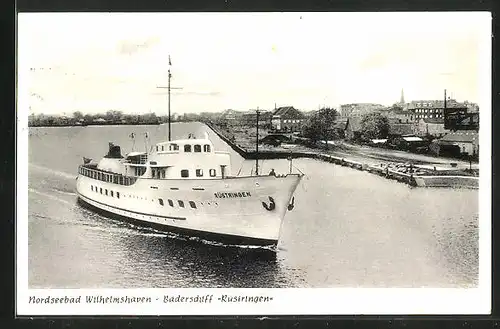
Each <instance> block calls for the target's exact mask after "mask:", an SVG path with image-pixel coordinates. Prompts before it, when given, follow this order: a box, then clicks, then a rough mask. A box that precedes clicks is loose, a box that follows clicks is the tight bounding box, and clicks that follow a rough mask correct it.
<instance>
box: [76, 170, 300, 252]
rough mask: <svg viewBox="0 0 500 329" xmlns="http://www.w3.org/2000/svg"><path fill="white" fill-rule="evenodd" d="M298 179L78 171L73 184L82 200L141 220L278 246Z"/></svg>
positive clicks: (212, 238) (230, 242) (188, 233)
mask: <svg viewBox="0 0 500 329" xmlns="http://www.w3.org/2000/svg"><path fill="white" fill-rule="evenodd" d="M300 179H301V176H300V175H296V174H290V175H287V176H284V177H274V176H250V177H228V178H225V179H204V180H198V179H148V178H139V179H137V181H136V182H135V183H134V184H132V185H120V184H115V183H111V182H106V181H102V180H97V179H93V178H91V177H87V176H85V175H81V174H80V175H79V176H78V178H77V184H76V188H77V192H78V197H79V200H80V201H81V202H83V203H84V204H85V205H87V206H90V207H91V208H93V209H94V210H96V211H101V212H104V213H105V214H106V215H108V216H112V217H117V218H119V219H122V220H125V221H130V222H134V223H137V224H139V225H142V226H150V227H153V228H155V229H158V230H162V231H167V232H173V233H179V234H182V235H186V236H196V237H200V238H202V239H206V240H210V241H218V242H222V243H224V244H228V245H258V246H276V245H277V243H278V240H279V236H280V230H281V226H282V222H283V218H284V217H285V214H286V212H287V211H288V209H287V208H288V206H289V204H290V202H291V199H292V197H293V193H294V192H295V189H296V187H297V185H298V183H299V181H300ZM101 189H102V190H101ZM106 190H107V191H106ZM101 191H102V192H101ZM106 192H107V193H106ZM111 192H113V193H112V196H111ZM106 194H107V195H106ZM118 196H119V197H118ZM270 197H271V198H270ZM271 199H272V200H273V201H274V209H270V210H268V209H266V207H265V206H267V207H268V208H269V206H271V203H272V202H271V201H270V200H271ZM179 200H180V201H182V202H183V207H182V206H180V204H179ZM170 202H171V203H170ZM161 203H163V205H162V204H161ZM263 203H265V205H264V204H263ZM270 208H273V207H272V206H271V207H270Z"/></svg>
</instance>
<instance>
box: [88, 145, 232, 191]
mask: <svg viewBox="0 0 500 329" xmlns="http://www.w3.org/2000/svg"><path fill="white" fill-rule="evenodd" d="M99 172H100V173H99ZM80 173H83V174H84V175H85V176H89V177H92V178H96V179H103V180H106V181H110V182H115V181H116V182H118V183H119V184H122V183H121V182H122V179H121V177H128V178H131V179H129V180H123V181H124V182H129V183H133V182H135V180H136V179H137V178H143V179H217V178H225V177H227V176H230V175H231V160H230V155H229V153H227V152H218V151H215V150H214V147H213V144H212V142H211V141H210V140H209V139H208V138H204V139H196V138H189V139H179V140H174V141H168V142H160V143H157V144H156V145H155V146H154V147H153V148H152V150H151V152H150V153H149V154H148V153H147V152H130V153H128V154H127V155H125V156H122V155H121V152H120V147H119V146H117V145H113V144H112V143H110V151H109V153H108V154H107V155H106V156H104V157H103V158H102V159H101V160H100V161H99V163H98V164H97V165H96V164H93V165H92V164H85V165H83V166H82V170H80ZM114 176H117V177H114ZM123 184H124V185H128V184H127V183H123Z"/></svg>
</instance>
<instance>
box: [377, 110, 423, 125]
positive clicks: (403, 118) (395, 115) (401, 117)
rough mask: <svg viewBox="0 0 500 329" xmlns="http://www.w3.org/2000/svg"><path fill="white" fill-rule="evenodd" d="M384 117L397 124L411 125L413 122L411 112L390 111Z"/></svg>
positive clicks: (413, 116) (413, 117)
mask: <svg viewBox="0 0 500 329" xmlns="http://www.w3.org/2000/svg"><path fill="white" fill-rule="evenodd" d="M384 115H385V116H386V117H387V118H389V119H395V120H397V121H398V122H399V123H412V122H414V121H415V115H414V113H413V112H411V111H408V110H402V109H391V110H389V111H387V112H385V113H384Z"/></svg>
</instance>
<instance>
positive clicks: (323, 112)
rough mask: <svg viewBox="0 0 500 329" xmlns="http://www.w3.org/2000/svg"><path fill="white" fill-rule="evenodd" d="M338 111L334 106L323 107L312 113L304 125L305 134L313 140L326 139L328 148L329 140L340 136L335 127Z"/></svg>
mask: <svg viewBox="0 0 500 329" xmlns="http://www.w3.org/2000/svg"><path fill="white" fill-rule="evenodd" d="M337 117H338V112H337V110H335V109H332V108H322V109H320V110H319V111H318V112H316V113H314V114H312V115H311V116H310V117H309V119H308V120H307V121H306V123H305V125H304V127H303V135H304V137H306V138H309V139H310V140H312V141H313V142H315V143H316V142H318V141H324V142H325V146H326V147H327V148H328V141H329V140H333V139H338V138H340V136H339V134H338V131H337V130H336V129H335V127H334V123H335V120H336V119H337Z"/></svg>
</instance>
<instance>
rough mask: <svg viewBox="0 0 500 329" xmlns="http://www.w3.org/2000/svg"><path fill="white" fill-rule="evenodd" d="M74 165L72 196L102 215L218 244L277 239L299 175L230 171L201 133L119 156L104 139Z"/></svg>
mask: <svg viewBox="0 0 500 329" xmlns="http://www.w3.org/2000/svg"><path fill="white" fill-rule="evenodd" d="M170 76H171V75H170V71H169V80H170ZM169 85H170V81H169ZM169 90H170V88H169ZM169 94H170V93H169ZM169 103H170V102H169ZM169 112H170V107H169ZM169 114H170V113H169ZM169 128H170V123H169ZM169 135H170V129H169ZM78 171H79V174H78V177H77V183H76V189H77V193H78V197H79V201H80V202H81V203H83V204H84V205H86V206H87V207H90V208H91V209H94V210H96V211H98V212H103V213H104V214H105V215H108V216H112V217H118V218H120V219H122V220H125V221H129V222H133V223H136V224H138V225H139V226H150V227H153V228H155V229H158V230H161V231H167V232H173V233H177V234H181V235H183V236H187V237H199V238H201V239H203V240H208V241H215V242H221V243H223V244H225V245H248V246H269V247H276V245H277V244H278V240H279V237H280V231H281V226H282V222H283V218H284V216H285V214H286V212H287V211H290V210H292V209H293V207H294V197H293V194H294V192H295V189H296V188H297V185H298V184H299V182H300V180H301V178H302V176H303V174H293V173H291V172H290V173H289V174H287V175H282V176H277V175H275V174H272V175H259V174H258V173H257V174H256V175H250V176H232V175H231V162H230V155H229V153H227V152H221V151H216V150H215V149H214V145H213V144H212V142H211V141H210V139H209V138H208V135H206V133H205V136H203V137H202V138H196V137H195V136H194V135H190V136H189V138H186V139H180V140H170V137H169V140H168V141H164V142H160V143H157V144H156V145H155V147H153V148H152V151H151V152H131V153H128V154H126V155H125V156H123V155H122V154H121V148H120V146H118V145H114V144H113V143H110V144H109V151H108V154H107V155H106V156H104V157H103V158H102V159H101V160H99V161H98V162H97V163H95V162H92V161H91V159H85V158H84V164H82V165H80V166H79V169H78Z"/></svg>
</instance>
